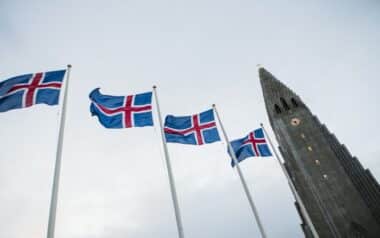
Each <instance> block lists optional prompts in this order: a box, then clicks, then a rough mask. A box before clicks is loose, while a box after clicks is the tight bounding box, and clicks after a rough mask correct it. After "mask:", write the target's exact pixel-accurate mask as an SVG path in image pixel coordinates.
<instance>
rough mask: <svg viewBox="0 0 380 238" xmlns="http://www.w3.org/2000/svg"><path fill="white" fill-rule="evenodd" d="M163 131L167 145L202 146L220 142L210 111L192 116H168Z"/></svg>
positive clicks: (212, 114)
mask: <svg viewBox="0 0 380 238" xmlns="http://www.w3.org/2000/svg"><path fill="white" fill-rule="evenodd" d="M164 131H165V138H166V142H169V143H180V144H191V145H203V144H209V143H213V142H215V141H220V137H219V133H218V129H217V127H216V123H215V118H214V111H213V110H212V109H210V110H207V111H204V112H201V113H199V114H195V115H192V116H173V115H168V116H166V118H165V125H164Z"/></svg>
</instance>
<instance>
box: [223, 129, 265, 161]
mask: <svg viewBox="0 0 380 238" xmlns="http://www.w3.org/2000/svg"><path fill="white" fill-rule="evenodd" d="M231 146H232V148H233V150H234V153H235V156H236V159H237V161H238V162H239V163H240V162H241V161H243V160H245V159H246V158H248V157H267V156H272V153H271V152H270V149H269V147H268V144H267V142H266V140H265V136H264V132H263V129H262V128H259V129H256V130H254V131H253V132H250V133H249V134H248V135H247V136H246V137H243V138H241V139H237V140H234V141H231ZM228 153H229V154H230V155H231V151H230V150H228ZM231 166H232V167H234V166H235V163H234V161H233V160H232V161H231Z"/></svg>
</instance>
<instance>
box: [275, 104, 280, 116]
mask: <svg viewBox="0 0 380 238" xmlns="http://www.w3.org/2000/svg"><path fill="white" fill-rule="evenodd" d="M274 110H275V111H276V113H277V114H280V113H281V108H280V107H279V106H278V105H277V104H275V105H274Z"/></svg>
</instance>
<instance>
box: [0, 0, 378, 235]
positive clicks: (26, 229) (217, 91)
mask: <svg viewBox="0 0 380 238" xmlns="http://www.w3.org/2000/svg"><path fill="white" fill-rule="evenodd" d="M379 22H380V2H379V1H377V0H363V1H353V0H345V1H343V0H341V1H320V0H318V1H317V0H316V1H301V0H299V1H286V3H285V1H274V0H267V1H253V0H241V1H227V0H192V1H174V0H161V1H153V0H151V1H145V0H140V1H137V0H125V1H121V0H120V1H116V0H110V1H74V0H65V1H58V0H56V1H47V0H45V1H43V0H30V1H21V0H2V1H0V52H1V54H0V65H1V67H0V80H5V79H7V78H9V77H12V76H16V75H20V74H25V73H32V72H38V71H48V70H56V69H62V68H65V67H66V65H67V64H68V63H71V64H72V65H73V68H72V74H71V76H72V77H71V85H70V89H69V98H68V112H67V125H66V135H65V142H64V148H63V150H64V153H63V161H62V163H63V164H62V173H61V175H62V176H61V184H60V186H61V187H60V191H59V192H60V193H59V195H60V196H59V205H58V214H57V225H56V238H106V237H107V238H108V237H113V238H122V237H123V238H125V237H128V238H150V237H152V238H153V237H154V238H168V237H177V231H176V226H175V219H174V212H173V208H172V203H171V197H170V190H169V185H168V180H167V174H166V168H165V164H164V160H163V152H162V147H161V144H160V135H159V129H158V127H154V128H153V127H146V128H133V129H125V130H107V129H105V128H103V127H102V126H101V125H100V124H99V123H98V122H97V120H96V118H93V117H91V116H90V112H89V100H88V93H89V92H90V91H91V90H92V89H94V88H96V87H101V90H102V92H103V93H105V94H111V95H112V94H114V95H127V94H132V93H139V92H145V91H149V90H150V89H151V87H152V85H154V84H157V86H158V96H159V98H160V105H161V110H162V113H163V115H166V114H169V113H170V114H174V115H190V114H193V113H196V112H200V111H203V110H206V109H208V108H210V106H211V104H212V103H216V104H217V107H218V109H219V112H220V114H221V116H222V120H223V122H224V125H225V127H226V129H227V131H228V133H229V136H230V137H231V138H239V137H242V136H245V134H246V133H248V132H249V131H251V130H253V129H255V128H257V127H258V126H259V123H260V122H264V124H266V125H267V126H269V125H268V118H267V115H266V111H265V107H264V101H263V98H262V93H261V88H260V84H259V80H258V77H257V70H256V64H258V63H260V64H263V65H264V66H265V67H266V68H267V69H268V70H269V71H271V72H272V73H273V74H274V75H275V76H277V78H278V79H280V80H281V81H282V82H284V83H285V84H287V85H288V86H289V87H290V88H292V89H293V90H294V91H295V92H296V93H298V94H299V95H300V96H301V97H302V98H303V99H304V101H305V102H306V103H307V104H308V106H309V107H310V109H311V110H312V111H313V113H315V114H316V115H318V117H319V118H320V120H321V121H322V122H324V123H326V124H327V126H328V128H329V129H330V130H331V131H332V132H334V133H335V134H336V135H337V137H338V138H339V139H340V141H341V142H342V143H344V144H346V145H347V146H348V148H349V149H350V151H351V152H352V154H354V155H356V156H358V158H359V159H360V161H361V162H362V164H363V165H364V166H365V167H367V168H370V169H371V171H372V173H373V174H374V175H375V177H376V178H377V179H380V162H379V159H380V147H379V145H378V143H379V141H380V128H379V127H378V122H379V119H380V113H379V110H378V109H379V105H378V103H379V102H380V94H379V93H378V92H379V89H380V83H379V75H380V57H379V55H380V47H379V42H380V31H379ZM58 113H59V107H58V106H55V107H48V106H46V105H38V106H35V107H32V108H28V109H22V110H14V111H9V112H6V113H1V114H0V145H1V149H0V187H1V189H0V211H1V212H0V237H4V238H24V237H33V238H34V237H45V236H46V228H47V221H48V209H49V201H50V192H51V185H52V175H53V167H54V160H55V150H56V143H57V131H58V119H59V116H58ZM154 117H155V118H154V119H155V123H156V125H157V117H156V114H155V115H154ZM169 152H170V156H171V160H172V166H173V170H174V175H175V179H176V185H177V191H178V196H179V203H180V207H181V210H182V214H183V222H184V230H185V235H186V238H210V237H218V238H231V237H239V238H248V237H249V238H252V237H260V235H259V231H258V229H257V226H256V224H255V221H254V218H253V215H252V213H251V211H250V209H249V205H248V202H247V199H246V197H245V195H244V193H243V189H242V187H241V184H240V181H239V179H238V176H237V174H236V171H234V170H232V169H231V167H230V165H229V157H228V155H227V153H226V144H225V143H224V142H217V143H214V144H210V145H204V146H201V147H195V146H189V145H178V144H170V145H169ZM241 165H242V169H243V172H244V173H245V175H246V178H247V182H248V184H249V188H250V189H251V191H252V194H253V197H254V201H255V203H256V205H257V207H258V210H259V212H260V215H261V216H262V221H263V224H264V227H265V228H266V230H267V233H268V237H270V238H275V237H277V238H283V237H292V238H293V237H302V236H303V235H302V231H301V229H300V226H299V223H300V219H299V217H298V215H297V213H296V210H295V208H294V205H293V201H294V199H293V197H292V195H291V193H290V190H289V188H288V186H287V183H286V180H285V177H284V175H283V174H282V172H281V169H280V167H279V166H278V164H277V163H276V161H275V160H274V159H272V158H267V159H249V160H246V161H244V163H242V164H241Z"/></svg>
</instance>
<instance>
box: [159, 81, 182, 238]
mask: <svg viewBox="0 0 380 238" xmlns="http://www.w3.org/2000/svg"><path fill="white" fill-rule="evenodd" d="M156 88H157V87H156V86H153V93H154V98H155V100H156V106H157V114H158V122H159V124H160V132H161V139H162V146H163V147H164V154H165V162H166V168H167V171H168V177H169V184H170V191H171V195H172V200H173V206H174V212H175V218H176V223H177V230H178V237H179V238H184V237H185V236H184V232H183V225H182V218H181V211H180V209H179V205H178V198H177V192H176V188H175V181H174V176H173V172H172V166H171V163H170V158H169V152H168V147H167V144H166V138H165V132H164V128H163V126H162V118H161V111H160V105H159V103H158V96H157V91H156Z"/></svg>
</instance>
